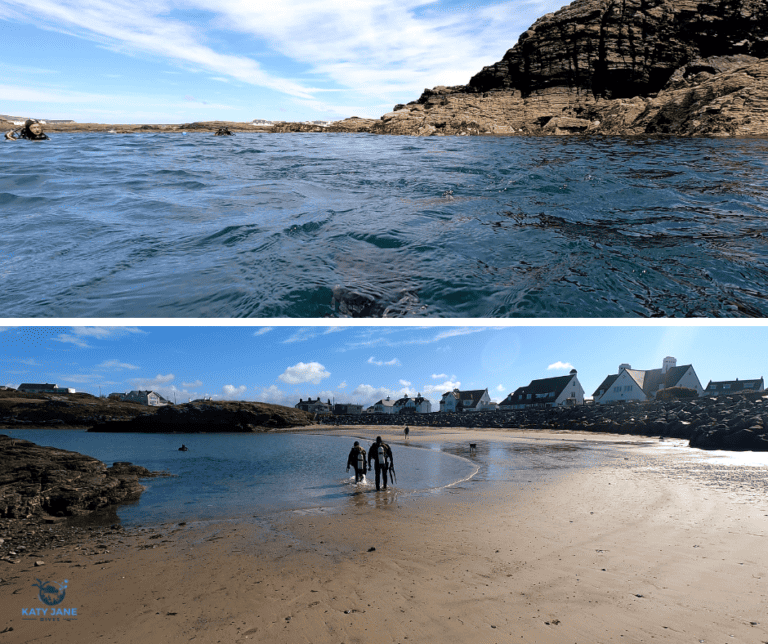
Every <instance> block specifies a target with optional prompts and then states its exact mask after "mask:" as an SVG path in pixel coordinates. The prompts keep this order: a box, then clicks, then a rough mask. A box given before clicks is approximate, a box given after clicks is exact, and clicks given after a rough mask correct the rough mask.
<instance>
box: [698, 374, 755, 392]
mask: <svg viewBox="0 0 768 644" xmlns="http://www.w3.org/2000/svg"><path fill="white" fill-rule="evenodd" d="M764 389H765V385H764V383H763V379H762V378H758V379H757V380H739V379H738V378H736V380H723V381H721V382H712V381H711V380H710V381H709V384H708V385H707V388H706V389H705V390H704V395H705V396H723V395H726V394H733V393H739V392H744V391H763V390H764Z"/></svg>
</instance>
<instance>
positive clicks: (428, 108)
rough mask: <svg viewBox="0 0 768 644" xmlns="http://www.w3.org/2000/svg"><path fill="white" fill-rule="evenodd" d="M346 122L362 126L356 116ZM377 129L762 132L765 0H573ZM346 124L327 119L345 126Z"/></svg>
mask: <svg viewBox="0 0 768 644" xmlns="http://www.w3.org/2000/svg"><path fill="white" fill-rule="evenodd" d="M349 125H350V128H349V131H360V127H361V123H360V119H357V120H355V121H354V122H352V121H350V123H349ZM365 127H366V128H367V131H370V132H377V133H382V134H417V135H444V134H459V135H471V134H508V135H509V134H528V135H531V134H581V133H592V134H618V135H644V134H676V135H684V136H702V135H707V136H765V135H768V2H766V0H719V1H706V2H693V1H692V0H621V1H620V2H619V1H618V0H577V1H576V2H574V3H572V4H570V5H568V6H566V7H564V8H562V9H560V10H559V11H557V12H555V13H551V14H548V15H546V16H543V17H542V18H540V19H539V20H537V21H536V22H535V23H534V24H533V25H532V26H531V27H530V28H529V29H528V30H527V31H526V32H525V33H523V34H522V35H521V36H520V38H519V40H518V42H517V44H516V45H515V46H514V47H512V49H510V50H509V51H507V53H506V54H505V55H504V57H503V58H502V60H500V61H499V62H497V63H496V64H494V65H490V66H488V67H485V68H484V69H483V70H482V71H480V72H479V73H478V74H476V75H475V76H474V77H472V78H471V79H470V81H469V83H468V84H467V85H462V86H456V87H436V88H434V89H427V90H425V91H424V93H423V94H422V95H421V97H420V98H419V99H418V100H416V101H413V102H412V103H409V104H408V105H397V106H395V109H394V111H393V112H390V113H388V114H385V115H384V116H382V117H381V119H380V120H378V121H369V122H368V123H367V125H366V126H365ZM344 128H345V122H344V121H342V122H340V123H339V124H337V125H336V129H338V130H344Z"/></svg>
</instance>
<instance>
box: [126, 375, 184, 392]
mask: <svg viewBox="0 0 768 644" xmlns="http://www.w3.org/2000/svg"><path fill="white" fill-rule="evenodd" d="M175 378H176V376H174V375H173V374H172V373H169V374H167V375H165V376H163V375H161V374H158V375H156V376H155V377H154V378H132V379H131V380H129V381H128V382H130V383H131V384H132V385H133V387H134V388H135V389H158V388H159V387H161V386H162V385H165V384H167V383H169V382H172V381H173V380H174V379H175Z"/></svg>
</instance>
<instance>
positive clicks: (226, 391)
mask: <svg viewBox="0 0 768 644" xmlns="http://www.w3.org/2000/svg"><path fill="white" fill-rule="evenodd" d="M246 391H248V387H246V386H245V385H240V386H239V387H235V386H234V385H224V386H223V387H222V388H221V393H222V395H223V396H224V398H241V397H242V395H243V394H244V393H245V392H246Z"/></svg>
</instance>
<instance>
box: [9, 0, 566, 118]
mask: <svg viewBox="0 0 768 644" xmlns="http://www.w3.org/2000/svg"><path fill="white" fill-rule="evenodd" d="M565 4H567V3H566V2H563V1H562V0H554V1H553V0H511V1H506V2H504V1H493V0H482V1H478V2H460V1H459V0H433V1H424V0H399V1H398V2H391V1H390V0H343V1H342V0H277V1H276V2H252V1H249V0H215V1H214V0H177V1H174V2H169V1H168V0H151V1H149V0H130V1H128V0H108V1H107V0H0V60H2V61H3V65H2V67H0V114H9V115H12V116H33V117H37V118H60V119H61V118H63V119H74V120H76V121H79V122H101V123H183V122H188V121H195V120H213V119H221V120H234V121H249V120H252V119H254V118H266V119H275V120H288V121H301V120H308V119H330V120H337V119H341V118H346V117H349V116H361V117H371V118H378V117H379V116H381V115H382V114H384V113H386V112H389V111H391V109H392V107H393V106H394V105H395V104H396V103H407V102H409V101H412V100H415V99H416V98H418V96H419V94H420V93H421V92H422V90H423V89H424V88H425V87H430V88H431V87H434V86H437V85H458V84H465V83H466V82H467V81H468V80H469V79H470V77H471V76H473V75H474V74H476V73H477V72H479V71H480V70H481V69H482V68H483V66H485V65H490V64H493V63H495V62H497V61H498V60H500V59H501V58H502V56H503V55H504V53H505V52H506V51H507V49H509V48H510V47H512V46H513V45H514V44H515V43H516V42H517V38H518V36H519V35H520V34H521V33H522V32H523V31H525V30H526V29H527V28H528V27H529V26H530V25H531V24H533V22H535V20H536V19H537V18H539V17H540V16H542V15H544V14H546V13H548V12H551V11H555V10H557V9H559V8H560V7H561V6H563V5H565Z"/></svg>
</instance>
